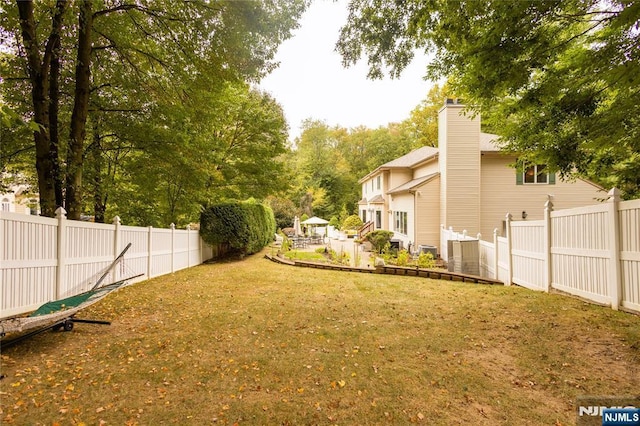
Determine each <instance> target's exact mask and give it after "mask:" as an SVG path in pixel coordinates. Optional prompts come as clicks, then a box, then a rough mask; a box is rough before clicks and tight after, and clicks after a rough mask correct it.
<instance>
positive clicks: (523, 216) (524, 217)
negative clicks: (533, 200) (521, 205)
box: [522, 210, 528, 219]
mask: <svg viewBox="0 0 640 426" xmlns="http://www.w3.org/2000/svg"><path fill="white" fill-rule="evenodd" d="M527 216H528V215H527V212H526V211H524V210H522V219H526V218H527Z"/></svg>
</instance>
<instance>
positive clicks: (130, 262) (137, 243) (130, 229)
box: [117, 226, 150, 282]
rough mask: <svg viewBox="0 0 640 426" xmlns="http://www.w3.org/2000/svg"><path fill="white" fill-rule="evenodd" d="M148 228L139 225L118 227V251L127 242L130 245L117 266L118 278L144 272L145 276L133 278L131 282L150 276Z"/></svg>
mask: <svg viewBox="0 0 640 426" xmlns="http://www.w3.org/2000/svg"><path fill="white" fill-rule="evenodd" d="M149 234H150V231H149V228H141V227H139V226H121V227H120V247H118V250H117V251H118V253H119V252H120V251H122V249H124V248H125V247H126V246H127V244H129V243H131V247H130V248H129V250H127V253H126V254H125V256H124V262H122V264H121V266H120V268H118V278H127V277H132V276H134V275H139V274H144V275H145V276H142V277H138V278H135V279H133V280H131V282H138V281H143V280H145V279H148V278H150V277H149V276H148V274H149Z"/></svg>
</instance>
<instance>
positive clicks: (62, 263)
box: [55, 207, 67, 299]
mask: <svg viewBox="0 0 640 426" xmlns="http://www.w3.org/2000/svg"><path fill="white" fill-rule="evenodd" d="M56 219H58V247H57V250H58V269H57V271H56V294H55V299H61V298H62V294H61V293H62V291H61V290H62V284H63V283H64V282H66V280H67V259H66V251H67V250H66V248H67V240H66V239H67V232H66V228H67V211H66V210H65V209H64V207H58V208H57V209H56Z"/></svg>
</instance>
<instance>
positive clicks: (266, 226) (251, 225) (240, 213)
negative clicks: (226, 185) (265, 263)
mask: <svg viewBox="0 0 640 426" xmlns="http://www.w3.org/2000/svg"><path fill="white" fill-rule="evenodd" d="M275 232H276V221H275V217H274V215H273V210H271V208H269V207H268V206H265V205H263V204H259V203H256V202H255V201H245V202H235V203H223V204H217V205H214V206H210V207H207V208H205V209H204V210H203V211H202V213H201V215H200V235H201V236H202V239H203V240H204V241H205V242H207V243H209V244H211V245H224V244H228V245H229V247H231V249H232V251H233V252H236V253H240V254H242V255H244V254H253V253H257V252H259V251H260V250H262V248H264V247H266V246H267V245H268V244H269V243H270V242H271V241H273V236H274V234H275Z"/></svg>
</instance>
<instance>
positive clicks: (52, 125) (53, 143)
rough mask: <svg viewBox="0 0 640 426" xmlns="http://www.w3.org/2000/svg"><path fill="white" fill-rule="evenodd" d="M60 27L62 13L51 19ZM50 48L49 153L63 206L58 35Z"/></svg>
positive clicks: (53, 35)
mask: <svg viewBox="0 0 640 426" xmlns="http://www.w3.org/2000/svg"><path fill="white" fill-rule="evenodd" d="M62 7H64V6H62ZM61 27H62V13H57V14H55V15H54V17H53V28H61ZM49 45H50V48H51V60H50V74H49V153H50V157H51V166H52V169H53V180H54V182H53V186H54V193H55V197H56V206H62V205H63V204H64V198H63V193H62V185H63V176H62V172H61V171H60V156H59V154H58V152H59V146H60V135H59V132H58V111H59V107H60V48H61V46H60V33H59V32H58V31H52V32H51V35H50V36H49Z"/></svg>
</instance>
